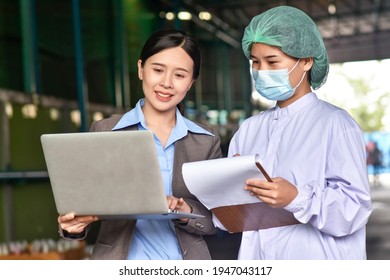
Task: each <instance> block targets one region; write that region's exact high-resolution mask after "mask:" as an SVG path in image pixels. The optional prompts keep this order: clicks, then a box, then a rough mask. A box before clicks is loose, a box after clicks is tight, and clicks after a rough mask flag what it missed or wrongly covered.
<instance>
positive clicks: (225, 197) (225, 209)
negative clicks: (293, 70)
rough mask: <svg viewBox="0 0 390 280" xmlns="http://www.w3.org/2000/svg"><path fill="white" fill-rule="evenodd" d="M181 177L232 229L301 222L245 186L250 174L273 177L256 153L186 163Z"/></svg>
mask: <svg viewBox="0 0 390 280" xmlns="http://www.w3.org/2000/svg"><path fill="white" fill-rule="evenodd" d="M183 178H184V181H185V183H186V185H187V188H188V189H189V191H190V192H191V193H192V194H194V195H195V196H196V197H197V198H198V199H199V201H200V202H202V203H203V205H204V206H205V207H207V208H208V209H209V210H211V211H212V212H213V214H214V215H215V216H216V217H217V218H218V220H219V221H220V222H221V223H222V224H223V225H224V227H225V228H226V229H227V230H228V231H229V232H231V233H235V232H243V231H252V230H259V229H267V228H272V227H281V226H287V225H293V224H299V223H300V222H299V221H298V220H297V219H295V217H294V215H293V214H292V213H291V212H289V211H287V210H285V209H283V208H272V207H270V206H268V205H267V204H265V203H263V202H261V201H260V200H259V199H257V198H256V197H253V196H251V195H250V194H249V193H248V191H245V190H244V184H245V180H247V179H249V178H258V179H264V180H268V181H270V182H271V181H272V179H271V177H270V176H269V175H268V173H267V172H266V171H265V169H264V168H263V166H262V163H261V159H260V157H259V155H249V156H237V157H231V158H220V159H213V160H203V161H197V162H189V163H185V164H183Z"/></svg>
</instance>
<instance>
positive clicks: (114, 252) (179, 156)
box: [90, 115, 222, 260]
mask: <svg viewBox="0 0 390 280" xmlns="http://www.w3.org/2000/svg"><path fill="white" fill-rule="evenodd" d="M121 117H122V115H114V116H112V117H110V118H107V119H104V120H101V121H98V122H94V123H93V124H92V125H91V129H90V131H109V130H111V129H112V128H113V127H114V126H115V125H116V124H117V123H118V121H119V120H120V118H121ZM199 126H201V127H203V128H204V129H206V130H208V131H210V132H211V133H213V134H214V135H215V136H214V137H213V136H210V135H204V134H195V133H191V132H189V133H188V135H187V136H186V137H184V138H182V139H180V140H179V141H177V142H176V144H175V157H174V166H173V181H172V192H173V195H174V196H175V197H179V198H180V197H183V198H184V199H185V200H186V202H187V203H188V204H189V205H190V206H191V207H192V209H193V213H199V214H202V215H204V216H205V217H204V218H196V219H190V220H189V222H188V223H186V224H183V223H180V222H178V221H174V224H175V229H176V235H177V238H178V241H179V244H180V248H181V251H182V255H183V258H184V259H185V260H201V259H211V256H210V253H209V250H208V247H207V244H206V242H205V240H204V239H203V237H202V235H212V234H215V233H216V232H217V230H216V228H215V227H214V225H213V222H212V219H211V212H210V211H209V210H207V209H206V208H205V207H204V206H203V205H202V204H201V203H200V202H199V201H198V200H197V198H196V197H195V196H193V195H192V194H191V193H190V192H189V191H188V189H187V187H186V186H185V183H184V181H183V178H182V172H181V168H182V164H183V163H185V162H191V161H198V160H205V159H215V158H220V157H222V152H221V147H220V138H219V136H218V132H217V131H216V130H214V129H212V128H210V127H206V126H204V125H201V124H199ZM136 129H137V126H130V127H126V128H123V129H122V130H136ZM136 222H137V221H136V220H106V221H102V222H101V226H100V229H99V233H98V237H97V240H96V243H95V245H94V248H93V251H92V257H91V258H92V259H116V260H118V259H126V258H127V254H128V249H129V246H130V244H131V240H132V237H133V234H134V229H135V224H136Z"/></svg>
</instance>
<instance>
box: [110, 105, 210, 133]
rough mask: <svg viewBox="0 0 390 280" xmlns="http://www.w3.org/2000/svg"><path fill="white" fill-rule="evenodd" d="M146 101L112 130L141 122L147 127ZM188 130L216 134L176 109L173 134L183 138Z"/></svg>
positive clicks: (124, 116) (123, 117)
mask: <svg viewBox="0 0 390 280" xmlns="http://www.w3.org/2000/svg"><path fill="white" fill-rule="evenodd" d="M144 103H145V99H144V98H142V99H140V100H139V101H138V102H137V104H136V105H135V107H134V109H133V110H130V111H129V112H127V113H126V114H124V115H123V116H122V118H121V119H120V120H119V122H118V123H117V124H116V125H115V127H114V128H113V129H112V130H118V129H122V128H125V127H128V126H132V125H136V124H139V125H141V126H142V127H143V128H144V129H146V128H147V127H146V123H145V116H144V113H143V112H142V107H143V106H144ZM188 131H190V132H192V133H198V134H206V135H210V136H214V134H212V133H210V132H209V131H207V130H205V129H203V128H202V127H200V126H199V125H197V124H195V123H194V122H192V121H190V120H189V119H187V118H185V117H183V116H182V115H181V113H180V111H179V110H178V109H176V126H175V128H174V129H173V134H174V135H175V138H176V137H177V138H178V139H180V138H183V137H184V136H186V135H187V133H188Z"/></svg>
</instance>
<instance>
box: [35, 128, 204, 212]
mask: <svg viewBox="0 0 390 280" xmlns="http://www.w3.org/2000/svg"><path fill="white" fill-rule="evenodd" d="M41 143H42V148H43V153H44V157H45V161H46V166H47V170H48V173H49V177H50V183H51V187H52V191H53V196H54V200H55V204H56V208H57V211H58V213H59V214H66V213H70V212H75V213H76V214H77V215H97V216H99V218H100V219H142V218H143V219H177V218H197V217H203V216H202V215H197V214H192V213H180V212H178V211H173V210H170V209H168V204H167V200H166V195H165V191H164V184H163V179H162V175H161V171H160V165H159V161H158V157H157V151H156V147H155V143H154V138H153V134H152V132H150V131H116V132H111V131H109V132H82V133H57V134H43V135H42V136H41Z"/></svg>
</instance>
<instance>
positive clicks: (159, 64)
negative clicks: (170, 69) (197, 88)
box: [151, 62, 190, 73]
mask: <svg viewBox="0 0 390 280" xmlns="http://www.w3.org/2000/svg"><path fill="white" fill-rule="evenodd" d="M151 64H152V65H156V66H161V67H167V66H166V65H165V64H163V63H159V62H152V63H151ZM175 69H176V70H180V71H184V72H188V73H190V71H189V70H188V69H185V68H182V67H176V68H175Z"/></svg>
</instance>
